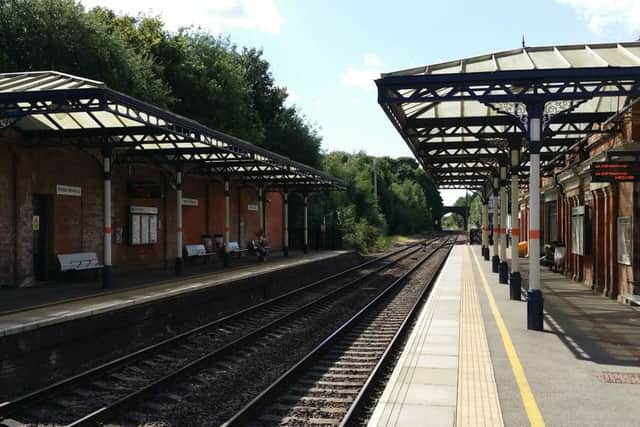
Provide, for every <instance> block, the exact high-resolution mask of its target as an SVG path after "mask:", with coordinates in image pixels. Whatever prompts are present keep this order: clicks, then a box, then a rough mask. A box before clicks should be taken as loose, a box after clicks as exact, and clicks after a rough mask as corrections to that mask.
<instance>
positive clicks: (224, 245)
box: [222, 176, 231, 267]
mask: <svg viewBox="0 0 640 427" xmlns="http://www.w3.org/2000/svg"><path fill="white" fill-rule="evenodd" d="M229 193H230V184H229V177H228V176H225V177H224V240H223V243H222V248H223V252H222V263H223V265H224V266H225V267H229V266H230V265H231V260H230V256H229V231H230V227H229Z"/></svg>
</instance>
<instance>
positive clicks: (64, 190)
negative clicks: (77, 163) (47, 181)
mask: <svg viewBox="0 0 640 427" xmlns="http://www.w3.org/2000/svg"><path fill="white" fill-rule="evenodd" d="M56 194H57V195H59V196H72V197H81V196H82V187H75V186H73V185H60V184H58V185H56Z"/></svg>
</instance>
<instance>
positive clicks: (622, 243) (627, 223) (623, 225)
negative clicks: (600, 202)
mask: <svg viewBox="0 0 640 427" xmlns="http://www.w3.org/2000/svg"><path fill="white" fill-rule="evenodd" d="M631 236H632V229H631V217H630V216H619V217H618V229H617V237H618V263H619V264H625V265H631V254H632V253H633V248H632V246H631V244H632V240H631Z"/></svg>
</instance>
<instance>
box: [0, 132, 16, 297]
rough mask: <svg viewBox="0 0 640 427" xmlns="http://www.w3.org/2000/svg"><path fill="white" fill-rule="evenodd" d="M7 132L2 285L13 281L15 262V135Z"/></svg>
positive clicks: (2, 167) (0, 220) (2, 139)
mask: <svg viewBox="0 0 640 427" xmlns="http://www.w3.org/2000/svg"><path fill="white" fill-rule="evenodd" d="M7 133H8V132H0V236H2V238H1V239H0V286H9V285H11V284H12V283H13V281H14V262H15V227H14V221H15V220H16V218H15V209H14V204H13V201H14V198H15V196H16V194H15V185H14V179H13V176H14V174H15V173H16V170H15V147H14V145H13V142H12V141H13V140H14V139H15V137H14V136H13V135H7Z"/></svg>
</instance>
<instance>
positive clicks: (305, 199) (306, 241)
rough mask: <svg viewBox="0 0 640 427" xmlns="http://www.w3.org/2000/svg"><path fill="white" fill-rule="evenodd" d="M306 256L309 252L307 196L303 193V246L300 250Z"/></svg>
mask: <svg viewBox="0 0 640 427" xmlns="http://www.w3.org/2000/svg"><path fill="white" fill-rule="evenodd" d="M302 250H303V252H304V253H305V254H306V253H307V252H309V196H308V195H307V193H304V246H303V248H302Z"/></svg>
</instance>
